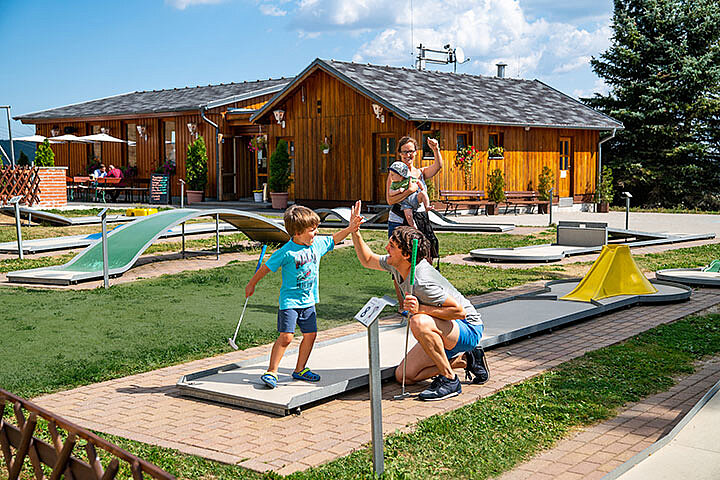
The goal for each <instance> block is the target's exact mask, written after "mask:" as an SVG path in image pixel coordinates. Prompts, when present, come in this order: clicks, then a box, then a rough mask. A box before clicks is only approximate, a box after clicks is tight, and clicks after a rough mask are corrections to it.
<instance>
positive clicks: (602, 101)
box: [584, 0, 720, 208]
mask: <svg viewBox="0 0 720 480" xmlns="http://www.w3.org/2000/svg"><path fill="white" fill-rule="evenodd" d="M612 28H613V30H614V34H613V38H612V44H611V46H610V48H609V49H608V50H607V51H605V52H604V53H603V54H602V55H600V57H599V58H593V60H592V61H591V64H592V67H593V70H594V71H595V73H596V74H597V75H598V76H600V77H601V78H602V79H603V80H604V81H605V83H606V84H607V85H608V86H609V87H610V91H609V94H608V95H600V94H596V95H595V96H594V97H593V98H589V99H584V101H585V102H586V103H587V104H588V105H589V106H591V107H593V108H596V109H598V110H600V111H602V112H604V113H606V114H608V115H611V116H612V117H614V118H616V119H618V120H620V121H622V122H623V124H624V126H625V130H621V131H619V132H618V133H617V138H616V139H614V140H612V141H610V142H608V143H606V144H605V145H604V146H603V154H604V155H603V160H604V163H605V164H606V165H609V166H610V167H611V168H612V169H613V174H614V177H615V180H616V183H617V184H618V185H619V186H620V187H621V188H622V189H624V190H629V191H631V192H632V193H633V195H634V196H635V198H636V199H638V201H639V202H640V203H645V204H660V205H665V206H674V205H679V204H685V205H686V206H689V207H701V208H702V207H705V208H717V207H718V206H720V133H719V132H720V128H719V127H720V2H718V1H717V0H615V11H614V16H613V26H612ZM713 204H716V205H713Z"/></svg>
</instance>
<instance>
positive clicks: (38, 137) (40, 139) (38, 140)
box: [13, 135, 60, 143]
mask: <svg viewBox="0 0 720 480" xmlns="http://www.w3.org/2000/svg"><path fill="white" fill-rule="evenodd" d="M46 138H47V137H43V136H42V135H30V136H28V137H16V138H13V141H14V142H33V143H43V142H44V141H45V139H46ZM48 140H50V139H48ZM50 143H60V142H58V141H55V140H50Z"/></svg>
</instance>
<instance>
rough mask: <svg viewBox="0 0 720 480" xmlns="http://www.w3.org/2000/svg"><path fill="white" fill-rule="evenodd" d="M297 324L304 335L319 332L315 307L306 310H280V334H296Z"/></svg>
mask: <svg viewBox="0 0 720 480" xmlns="http://www.w3.org/2000/svg"><path fill="white" fill-rule="evenodd" d="M295 324H297V326H298V327H300V331H301V332H302V333H312V332H317V315H316V314H315V305H313V306H311V307H305V308H288V309H286V310H278V320H277V329H278V332H280V333H295Z"/></svg>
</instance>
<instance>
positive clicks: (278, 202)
mask: <svg viewBox="0 0 720 480" xmlns="http://www.w3.org/2000/svg"><path fill="white" fill-rule="evenodd" d="M270 198H271V199H272V208H273V209H275V210H285V209H286V208H287V204H288V192H279V193H274V192H270Z"/></svg>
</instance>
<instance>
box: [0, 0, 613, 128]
mask: <svg viewBox="0 0 720 480" xmlns="http://www.w3.org/2000/svg"><path fill="white" fill-rule="evenodd" d="M411 8H412V10H411ZM411 11H412V14H411ZM611 17H612V2H611V1H610V0H600V1H590V0H432V1H431V0H412V1H411V0H395V1H392V0H391V1H388V0H344V1H343V0H165V1H162V0H122V1H117V0H116V1H89V0H70V1H57V0H55V1H45V0H0V44H2V45H3V46H4V47H5V52H6V53H4V54H3V57H4V58H5V60H6V61H4V62H3V69H2V71H0V105H11V107H12V114H13V115H19V114H23V113H29V112H33V111H37V110H44V109H47V108H53V107H57V106H62V105H67V104H70V103H76V102H82V101H86V100H91V99H95V98H101V97H106V96H110V95H116V94H119V93H125V92H130V91H137V90H153V89H164V88H173V87H184V86H195V85H208V84H217V83H227V82H238V81H243V80H256V79H264V78H278V77H282V76H293V75H296V74H297V73H299V72H300V71H301V70H302V69H303V68H305V67H306V66H307V65H308V64H309V63H310V62H311V61H312V60H313V59H315V58H316V57H320V58H334V59H337V60H345V61H358V62H363V63H376V64H382V65H394V66H408V67H409V66H412V55H411V51H412V47H411V38H412V40H413V43H414V45H417V44H418V43H423V44H424V45H428V46H431V47H435V48H440V47H442V45H444V44H446V43H450V44H451V45H453V46H461V47H462V48H463V50H464V52H465V55H466V56H467V57H470V59H471V60H470V61H469V62H468V63H466V64H464V65H461V66H458V72H462V73H472V74H481V75H492V74H494V72H495V66H494V65H495V63H497V62H498V61H503V62H505V63H507V64H508V67H507V75H508V76H512V77H522V78H529V79H532V78H537V79H539V80H542V81H544V82H546V83H548V84H550V85H551V86H553V87H555V88H557V89H559V90H561V91H563V92H565V93H567V94H569V95H573V96H589V95H591V94H592V93H593V92H603V93H604V92H606V87H605V85H604V84H603V83H602V81H600V80H599V79H598V78H597V77H596V76H595V75H594V74H593V73H592V71H591V69H590V66H589V59H590V57H591V56H598V55H599V54H600V53H602V52H603V51H604V50H605V49H606V48H607V47H608V46H609V44H610V36H611V34H612V31H611V29H610V22H611ZM411 19H412V35H411ZM8 52H9V53H8ZM430 68H433V69H438V70H448V71H451V70H452V67H446V66H430ZM0 114H2V118H0V138H7V136H8V127H7V122H6V121H5V120H4V115H5V114H4V112H0ZM12 128H13V136H20V135H29V134H32V133H33V131H34V129H33V127H32V126H31V125H22V124H20V123H19V122H13V127H12Z"/></svg>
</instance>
